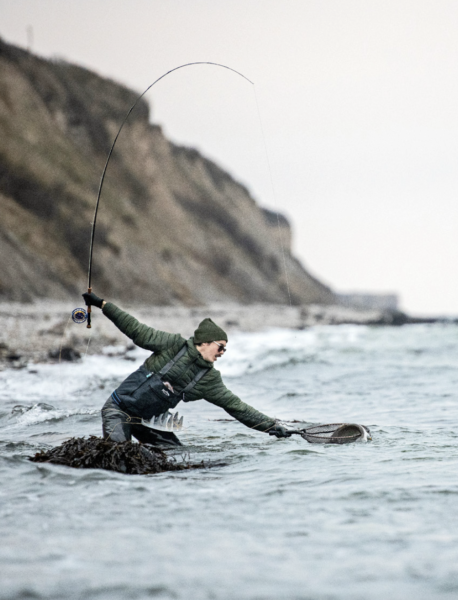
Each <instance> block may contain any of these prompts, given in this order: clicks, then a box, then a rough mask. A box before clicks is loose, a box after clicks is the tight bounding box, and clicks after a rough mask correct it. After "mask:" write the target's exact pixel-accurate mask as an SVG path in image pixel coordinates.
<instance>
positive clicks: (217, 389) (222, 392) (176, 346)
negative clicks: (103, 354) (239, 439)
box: [103, 302, 275, 431]
mask: <svg viewBox="0 0 458 600" xmlns="http://www.w3.org/2000/svg"><path fill="white" fill-rule="evenodd" d="M103 313H104V315H105V316H107V317H108V318H109V319H110V320H111V321H113V323H114V324H115V325H116V327H117V328H118V329H119V330H120V331H122V332H123V333H124V334H125V335H127V337H129V338H130V339H131V340H132V341H133V342H134V344H136V345H137V346H140V348H145V349H146V350H151V351H152V352H153V354H151V356H150V357H149V358H147V359H146V361H145V363H144V366H145V367H146V368H147V369H148V371H151V372H153V373H158V372H159V371H160V369H162V367H163V366H164V365H166V364H167V363H168V362H169V361H170V360H171V359H172V358H173V357H174V356H175V355H176V354H177V353H178V351H179V350H180V348H182V347H183V345H184V344H186V345H187V351H186V352H185V354H184V355H183V356H182V357H181V358H180V359H179V360H178V362H177V363H176V364H175V366H174V367H172V369H171V370H170V371H169V372H168V373H167V378H166V379H167V381H169V382H170V383H171V384H172V385H173V386H175V385H176V386H178V387H184V386H186V385H187V384H188V383H189V382H191V381H192V379H193V378H194V377H195V375H196V374H197V373H198V372H199V371H200V370H201V369H204V368H208V369H209V370H208V372H207V373H206V374H205V375H204V376H203V377H202V379H200V381H198V382H197V384H196V385H195V386H194V387H193V388H192V389H191V390H190V391H189V392H187V393H186V401H188V402H190V401H194V400H202V399H205V400H207V401H208V402H211V403H212V404H215V405H216V406H220V407H221V408H224V410H225V411H226V412H227V413H229V414H230V415H231V417H234V419H237V420H238V421H240V422H241V423H243V424H244V425H246V426H247V427H250V428H252V429H256V430H258V431H267V430H269V429H270V428H271V427H273V426H274V425H275V419H272V418H271V417H268V416H267V415H264V414H263V413H261V412H259V411H257V410H255V409H254V408H252V407H251V406H249V405H248V404H246V403H245V402H242V400H240V398H239V397H238V396H236V395H235V394H233V393H232V392H231V391H230V390H228V389H227V387H226V386H225V385H224V383H223V380H222V378H221V374H220V372H219V371H218V370H217V369H215V368H214V366H213V363H211V362H209V361H207V360H205V359H204V358H203V357H202V355H201V354H200V352H199V351H198V350H197V348H196V347H195V345H194V339H193V338H192V337H191V338H189V339H188V340H185V339H184V338H183V337H182V336H181V335H180V334H179V333H166V332H164V331H159V330H157V329H154V328H153V327H148V326H147V325H143V324H142V323H140V322H139V321H137V319H135V318H134V317H132V316H131V315H129V314H128V313H126V312H124V311H123V310H121V309H120V308H118V307H117V306H116V305H115V304H113V303H112V302H107V303H106V304H105V306H104V307H103ZM196 357H197V360H196ZM193 361H194V362H193ZM190 363H193V364H192V365H191V367H190V368H189V369H188V370H185V367H186V366H187V365H189V364H190ZM183 371H184V374H183V375H181V373H183Z"/></svg>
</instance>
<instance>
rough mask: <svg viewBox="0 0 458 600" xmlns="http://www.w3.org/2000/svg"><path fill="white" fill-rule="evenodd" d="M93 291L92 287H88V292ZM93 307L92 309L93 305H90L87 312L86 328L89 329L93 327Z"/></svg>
mask: <svg viewBox="0 0 458 600" xmlns="http://www.w3.org/2000/svg"><path fill="white" fill-rule="evenodd" d="M91 292H92V288H91V287H88V288H87V293H88V294H90V293H91ZM91 309H92V306H91V305H89V306H88V307H87V310H86V312H87V325H86V328H87V329H91V327H92V325H91V312H92V311H91Z"/></svg>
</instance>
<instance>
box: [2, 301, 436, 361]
mask: <svg viewBox="0 0 458 600" xmlns="http://www.w3.org/2000/svg"><path fill="white" fill-rule="evenodd" d="M78 306H81V303H79V304H78ZM122 306H123V308H124V309H125V310H127V311H128V312H130V313H131V314H133V315H134V316H135V317H136V318H138V319H139V320H140V321H141V322H142V323H146V324H148V325H151V326H152V327H155V328H157V329H162V330H164V331H169V332H180V333H181V334H182V335H184V336H185V337H188V336H191V335H192V333H193V331H194V329H195V328H196V326H197V325H198V323H199V322H200V321H201V320H202V319H203V318H205V317H211V318H213V319H214V320H215V321H216V322H217V323H218V324H220V325H221V326H222V327H224V328H225V329H226V330H227V331H228V333H229V334H230V333H232V332H234V331H260V330H263V329H270V328H276V327H282V328H289V329H304V328H306V327H311V326H314V325H343V324H355V325H374V326H376V325H379V326H383V325H384V326H400V325H405V324H410V323H434V322H438V321H441V320H443V319H434V318H426V319H421V318H420V319H419V318H413V317H409V316H408V315H406V314H405V313H402V312H400V311H381V310H356V309H352V308H347V307H343V306H337V305H336V306H321V305H307V306H282V305H276V304H253V305H244V306H240V305H232V304H227V305H221V304H218V305H217V306H211V305H210V306H202V307H192V308H190V307H184V306H145V305H136V306H124V305H122ZM74 308H76V305H72V304H70V303H69V302H62V301H51V300H49V301H45V300H40V301H37V302H36V303H33V304H32V303H30V304H28V303H27V304H23V303H16V302H0V369H5V368H17V369H19V368H25V367H26V366H28V365H33V364H34V363H43V362H58V361H59V360H62V361H72V360H78V359H79V358H80V357H81V356H82V355H84V354H85V353H86V352H87V351H88V348H89V354H100V353H102V352H103V353H104V354H107V353H110V351H111V350H110V348H113V350H112V352H115V353H116V354H123V353H126V352H128V350H129V349H130V348H132V343H131V342H130V340H128V339H127V338H126V337H125V336H124V335H123V334H122V333H121V332H120V331H118V330H117V329H116V327H115V326H114V325H113V323H111V321H109V320H108V319H107V318H105V317H104V316H103V315H102V314H101V312H100V311H99V310H98V309H94V312H93V320H92V323H93V326H92V328H91V329H87V327H86V325H85V324H76V323H74V322H73V321H72V319H71V315H72V311H73V309H74ZM444 321H445V320H444Z"/></svg>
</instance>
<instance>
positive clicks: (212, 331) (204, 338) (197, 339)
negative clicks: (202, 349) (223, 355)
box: [194, 319, 227, 344]
mask: <svg viewBox="0 0 458 600" xmlns="http://www.w3.org/2000/svg"><path fill="white" fill-rule="evenodd" d="M219 340H226V342H227V333H226V332H225V331H223V330H222V329H221V327H218V325H216V323H213V321H212V320H211V319H204V320H203V321H202V322H201V323H200V324H199V327H198V328H197V329H196V330H195V332H194V343H195V344H202V343H204V342H217V341H219Z"/></svg>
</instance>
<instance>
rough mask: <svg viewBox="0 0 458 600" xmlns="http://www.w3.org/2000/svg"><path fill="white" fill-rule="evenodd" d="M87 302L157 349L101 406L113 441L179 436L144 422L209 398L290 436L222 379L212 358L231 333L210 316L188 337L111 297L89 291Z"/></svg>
mask: <svg viewBox="0 0 458 600" xmlns="http://www.w3.org/2000/svg"><path fill="white" fill-rule="evenodd" d="M83 298H84V300H85V302H86V305H87V306H96V307H98V308H101V309H102V312H103V314H104V315H105V316H106V317H108V318H109V319H110V320H111V321H113V323H114V324H115V325H116V327H117V328H118V329H119V330H120V331H122V332H123V333H124V334H125V335H127V336H128V337H129V338H130V339H131V340H132V341H133V342H134V344H136V345H137V346H140V348H145V349H146V350H151V351H152V352H153V353H152V354H151V356H150V357H149V358H147V359H146V361H145V362H144V364H143V365H142V366H141V367H140V368H139V369H137V371H134V373H132V374H131V375H129V377H127V379H125V380H124V381H123V382H122V383H121V385H120V386H119V387H118V388H117V389H116V390H115V391H114V392H113V393H112V395H111V396H110V398H109V399H108V400H107V402H106V403H105V405H104V406H103V408H102V425H103V436H104V438H109V439H111V440H113V441H115V442H123V441H126V440H130V439H131V437H132V435H133V436H134V437H135V438H137V439H138V440H139V441H140V442H143V443H149V444H158V443H161V444H172V445H173V444H176V445H180V444H181V442H180V441H179V439H178V438H177V437H176V435H175V434H174V433H173V432H172V431H157V430H152V429H151V428H149V427H146V426H145V425H142V419H145V420H148V421H149V420H150V419H151V418H152V417H157V416H159V415H161V414H164V413H167V411H168V410H169V409H171V408H174V407H175V406H176V405H177V404H178V402H180V401H181V400H183V401H184V402H193V401H195V400H201V399H205V400H207V402H211V403H212V404H215V405H216V406H220V407H221V408H224V410H225V411H226V412H228V413H229V414H230V415H231V416H232V417H234V418H235V419H237V420H238V421H240V422H241V423H243V424H244V425H246V426H247V427H250V428H251V429H256V430H257V431H264V432H267V433H269V434H270V435H275V436H276V437H288V436H289V433H288V431H287V430H286V429H285V428H284V427H283V426H281V425H280V424H279V423H278V422H277V421H276V419H273V418H271V417H268V416H267V415H264V414H263V413H261V412H259V411H257V410H255V409H254V408H252V407H251V406H249V405H248V404H245V403H244V402H242V400H240V398H238V396H236V395H235V394H233V393H232V392H231V391H230V390H228V389H227V387H226V386H225V385H224V383H223V380H222V378H221V374H220V372H219V371H218V370H217V369H215V368H214V366H213V364H214V363H215V362H216V361H217V360H218V358H219V357H221V356H222V355H223V354H224V352H226V346H227V335H226V333H225V331H223V330H222V329H221V328H220V327H218V325H216V323H214V322H213V321H212V320H211V319H204V320H203V321H202V322H201V323H200V325H199V326H198V328H197V329H196V331H195V332H194V336H193V337H191V338H189V339H188V340H185V339H184V338H183V337H182V336H181V335H180V334H172V333H166V332H164V331H159V330H157V329H153V328H152V327H148V326H147V325H143V324H141V323H140V322H139V321H137V319H135V318H134V317H132V316H131V315H129V314H128V313H126V312H124V311H122V310H121V309H120V308H118V307H117V306H115V305H114V304H113V303H112V302H106V301H105V300H103V299H102V298H99V297H98V296H96V295H95V294H94V293H92V292H91V293H85V294H83Z"/></svg>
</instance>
